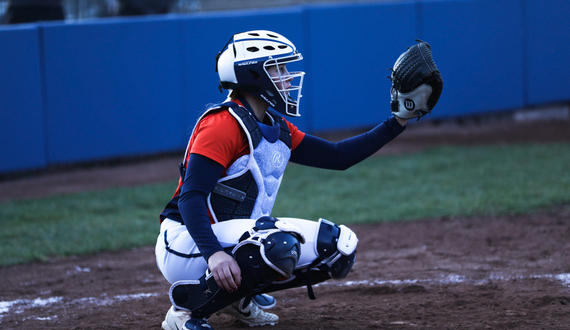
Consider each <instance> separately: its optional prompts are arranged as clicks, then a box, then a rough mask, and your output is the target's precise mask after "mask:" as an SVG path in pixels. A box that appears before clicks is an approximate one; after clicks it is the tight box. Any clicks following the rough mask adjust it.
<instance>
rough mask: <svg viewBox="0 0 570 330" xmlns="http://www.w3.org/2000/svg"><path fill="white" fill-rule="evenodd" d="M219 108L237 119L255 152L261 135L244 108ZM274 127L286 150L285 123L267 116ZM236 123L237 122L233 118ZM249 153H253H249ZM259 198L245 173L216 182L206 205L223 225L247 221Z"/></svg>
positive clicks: (287, 133) (287, 134)
mask: <svg viewBox="0 0 570 330" xmlns="http://www.w3.org/2000/svg"><path fill="white" fill-rule="evenodd" d="M222 106H227V107H230V108H231V109H232V110H233V112H234V113H235V115H237V117H238V118H239V120H238V122H239V123H240V125H241V126H242V129H243V130H245V131H247V132H248V133H249V134H246V135H247V136H248V138H250V139H251V141H250V142H251V144H250V145H253V148H254V149H255V148H257V146H258V145H259V143H260V142H261V140H262V139H263V132H262V131H261V128H260V127H259V125H258V123H257V120H256V119H255V116H254V115H253V114H252V113H251V112H250V111H248V110H247V109H246V108H244V107H241V106H239V105H237V104H236V103H234V102H226V103H223V104H222ZM267 114H268V115H270V116H271V118H272V119H273V121H274V122H275V124H277V125H279V127H280V129H281V130H280V133H279V140H281V141H282V142H283V143H285V145H287V147H289V149H290V148H291V132H290V131H289V127H288V126H287V123H286V122H285V120H283V118H282V117H281V116H278V115H274V114H271V113H269V112H267ZM236 119H237V118H236ZM250 153H253V150H250ZM258 195H259V188H258V186H257V183H256V182H255V179H254V177H253V175H252V173H251V172H250V171H246V172H245V173H243V174H242V175H240V176H238V177H235V178H232V179H229V180H225V181H223V183H221V182H218V183H217V184H216V186H215V188H214V190H213V191H212V194H211V195H210V203H211V205H212V209H213V210H214V213H215V216H216V220H217V221H218V222H219V221H226V220H231V219H248V218H250V217H251V214H252V212H253V208H254V206H255V202H256V200H257V197H258Z"/></svg>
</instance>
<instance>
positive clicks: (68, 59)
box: [41, 19, 181, 163]
mask: <svg viewBox="0 0 570 330" xmlns="http://www.w3.org/2000/svg"><path fill="white" fill-rule="evenodd" d="M180 24H181V23H180V20H175V19H150V20H149V19H147V20H136V19H135V20H111V21H109V20H105V21H97V22H94V23H85V24H71V25H67V24H49V25H43V26H42V27H41V29H42V30H43V37H44V49H45V50H44V53H45V54H44V56H45V65H46V72H45V82H46V85H45V88H46V95H47V98H46V111H47V113H48V120H47V127H48V139H49V143H48V157H49V158H48V161H49V162H50V163H63V162H75V161H85V160H90V159H101V158H108V157H116V156H125V155H139V154H148V153H154V152H160V151H164V150H173V149H176V148H179V147H180V139H179V134H180V133H179V132H180V125H181V123H180V122H179V121H178V120H177V119H178V118H179V115H180V106H181V89H180V79H181V77H180V74H179V73H180V69H181V63H180V47H181V40H180V34H179V30H180Z"/></svg>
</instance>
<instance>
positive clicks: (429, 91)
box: [388, 39, 443, 120]
mask: <svg viewBox="0 0 570 330" xmlns="http://www.w3.org/2000/svg"><path fill="white" fill-rule="evenodd" d="M416 41H417V42H418V43H417V44H415V45H413V46H412V47H409V48H408V50H407V51H406V52H404V53H403V54H402V55H400V57H399V58H398V60H397V61H396V63H395V64H394V68H393V69H388V70H392V76H391V77H390V76H389V77H388V78H389V79H390V80H391V81H392V89H391V90H390V94H391V96H392V102H391V103H390V109H391V111H392V114H394V116H396V117H399V118H402V119H411V118H418V120H419V119H420V118H421V117H423V116H425V115H426V114H428V113H431V110H432V109H433V107H435V105H436V103H437V101H438V100H439V97H440V96H441V91H442V90H443V79H442V78H441V73H440V72H439V70H438V69H437V66H436V65H435V62H434V61H433V57H432V54H431V46H430V45H429V44H428V43H427V42H423V41H421V40H418V39H416Z"/></svg>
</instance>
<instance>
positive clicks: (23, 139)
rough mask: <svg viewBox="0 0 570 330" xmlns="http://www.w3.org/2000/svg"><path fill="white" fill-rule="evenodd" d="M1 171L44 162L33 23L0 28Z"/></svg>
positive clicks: (28, 166) (40, 93) (37, 54)
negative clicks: (8, 28) (14, 27)
mask: <svg viewBox="0 0 570 330" xmlns="http://www.w3.org/2000/svg"><path fill="white" fill-rule="evenodd" d="M0 114H1V115H0V118H1V119H0V172H10V171H15V170H21V169H29V168H40V167H44V166H46V164H47V162H46V157H45V148H44V147H45V146H44V143H45V139H44V134H45V126H44V112H43V107H42V89H41V67H40V43H39V38H38V30H37V29H36V27H35V26H33V25H24V26H22V27H19V28H16V29H10V30H0Z"/></svg>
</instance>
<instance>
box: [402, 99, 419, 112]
mask: <svg viewBox="0 0 570 330" xmlns="http://www.w3.org/2000/svg"><path fill="white" fill-rule="evenodd" d="M404 106H405V107H406V109H408V110H414V108H415V107H416V104H415V103H414V100H410V99H405V100H404Z"/></svg>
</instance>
